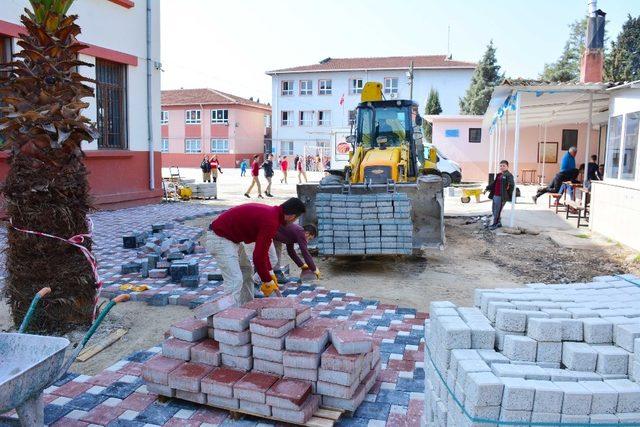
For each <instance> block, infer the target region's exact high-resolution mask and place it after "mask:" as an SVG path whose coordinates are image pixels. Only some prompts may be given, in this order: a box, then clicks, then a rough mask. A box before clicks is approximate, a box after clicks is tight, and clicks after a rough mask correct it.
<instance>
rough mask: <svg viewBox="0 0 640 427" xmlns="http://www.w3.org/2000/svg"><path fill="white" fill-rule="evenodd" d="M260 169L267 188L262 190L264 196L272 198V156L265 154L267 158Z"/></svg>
mask: <svg viewBox="0 0 640 427" xmlns="http://www.w3.org/2000/svg"><path fill="white" fill-rule="evenodd" d="M262 169H264V177H265V178H266V179H267V188H265V190H264V194H266V195H267V197H273V194H271V179H272V178H273V154H267V158H266V159H265V161H264V162H263V163H262Z"/></svg>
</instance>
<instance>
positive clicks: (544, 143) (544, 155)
mask: <svg viewBox="0 0 640 427" xmlns="http://www.w3.org/2000/svg"><path fill="white" fill-rule="evenodd" d="M546 158H547V122H544V137H543V138H542V174H541V175H542V178H541V180H542V182H541V183H540V185H544V183H545V182H546V181H545V180H544V165H545V160H546Z"/></svg>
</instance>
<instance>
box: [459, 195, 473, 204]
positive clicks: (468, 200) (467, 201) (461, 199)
mask: <svg viewBox="0 0 640 427" xmlns="http://www.w3.org/2000/svg"><path fill="white" fill-rule="evenodd" d="M460 201H461V202H462V203H469V202H470V201H471V197H469V196H462V197H460Z"/></svg>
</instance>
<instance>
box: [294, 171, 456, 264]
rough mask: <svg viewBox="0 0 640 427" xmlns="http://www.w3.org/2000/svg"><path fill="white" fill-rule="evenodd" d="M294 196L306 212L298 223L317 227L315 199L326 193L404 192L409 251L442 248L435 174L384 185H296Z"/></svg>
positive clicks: (439, 182) (439, 187)
mask: <svg viewBox="0 0 640 427" xmlns="http://www.w3.org/2000/svg"><path fill="white" fill-rule="evenodd" d="M297 191H298V197H299V198H300V199H301V200H302V201H303V202H304V204H305V206H306V208H307V211H306V213H305V214H304V215H303V217H302V218H301V223H302V224H309V223H310V224H314V225H317V223H318V218H317V214H316V196H317V194H319V193H329V194H353V195H363V194H376V193H388V192H397V193H405V194H407V197H408V198H409V200H410V201H411V221H412V223H413V249H414V251H415V250H422V249H433V248H437V249H444V243H445V235H444V195H443V187H442V179H441V178H440V177H439V176H437V175H424V176H420V177H419V178H418V180H417V182H411V183H394V184H391V185H385V184H368V185H367V184H352V185H348V184H346V185H342V184H338V183H336V184H326V185H319V184H298V186H297Z"/></svg>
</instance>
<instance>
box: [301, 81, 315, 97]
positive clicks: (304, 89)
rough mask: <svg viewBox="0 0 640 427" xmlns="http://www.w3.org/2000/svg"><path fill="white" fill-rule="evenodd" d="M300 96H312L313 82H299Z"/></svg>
mask: <svg viewBox="0 0 640 427" xmlns="http://www.w3.org/2000/svg"><path fill="white" fill-rule="evenodd" d="M300 95H313V82H312V81H311V80H300Z"/></svg>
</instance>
